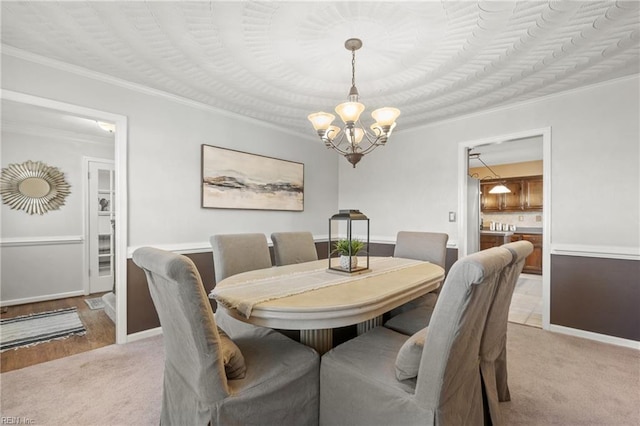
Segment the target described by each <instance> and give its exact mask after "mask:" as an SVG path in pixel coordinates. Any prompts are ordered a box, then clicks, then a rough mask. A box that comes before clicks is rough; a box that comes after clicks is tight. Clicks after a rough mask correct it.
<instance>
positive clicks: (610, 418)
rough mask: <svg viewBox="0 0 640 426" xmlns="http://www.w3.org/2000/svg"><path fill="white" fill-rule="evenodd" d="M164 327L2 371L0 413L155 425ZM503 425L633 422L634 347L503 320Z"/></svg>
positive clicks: (638, 415) (637, 416)
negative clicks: (506, 395) (506, 393)
mask: <svg viewBox="0 0 640 426" xmlns="http://www.w3.org/2000/svg"><path fill="white" fill-rule="evenodd" d="M163 354H164V351H163V348H162V337H152V338H149V339H145V340H142V341H139V342H135V343H131V344H128V345H122V346H117V345H113V346H108V347H105V348H100V349H97V350H94V351H91V352H86V353H83V354H78V355H74V356H71V357H68V358H64V359H59V360H55V361H51V362H47V363H44V364H39V365H35V366H32V367H27V368H24V369H22V370H16V371H12V372H9V373H4V374H2V375H0V384H1V386H2V388H1V391H0V392H1V402H2V415H3V416H17V417H25V418H28V419H31V420H33V421H34V423H36V424H39V425H45V424H47V425H62V424H64V425H132V424H135V425H157V424H159V418H160V404H161V395H162V370H163V356H164V355H163ZM508 357H509V375H510V376H509V383H510V387H511V396H512V401H511V402H505V403H502V404H501V407H502V408H503V416H504V424H505V425H563V426H564V425H638V424H640V352H639V351H636V350H633V349H628V348H621V347H617V346H612V345H607V344H603V343H597V342H593V341H589V340H584V339H580V338H576V337H570V336H564V335H560V334H554V333H550V332H546V331H543V330H540V329H537V328H533V327H528V326H522V325H517V324H509V343H508Z"/></svg>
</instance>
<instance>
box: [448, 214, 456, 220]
mask: <svg viewBox="0 0 640 426" xmlns="http://www.w3.org/2000/svg"><path fill="white" fill-rule="evenodd" d="M455 221H456V212H449V222H455Z"/></svg>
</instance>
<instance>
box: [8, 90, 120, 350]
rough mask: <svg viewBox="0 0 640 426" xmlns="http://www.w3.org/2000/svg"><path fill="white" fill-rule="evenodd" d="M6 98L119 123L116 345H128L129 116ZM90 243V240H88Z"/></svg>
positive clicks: (47, 101) (12, 93) (36, 99)
mask: <svg viewBox="0 0 640 426" xmlns="http://www.w3.org/2000/svg"><path fill="white" fill-rule="evenodd" d="M2 98H3V99H6V100H9V101H13V102H20V103H23V104H27V105H33V106H39V107H43V108H49V109H57V110H59V111H64V112H67V113H70V114H76V115H79V116H83V117H86V118H91V119H95V120H100V121H108V122H112V123H115V125H116V131H115V134H114V138H115V142H114V149H115V153H114V161H115V175H116V178H115V191H116V195H115V198H114V201H115V203H116V204H115V214H116V217H117V218H118V219H119V226H117V227H116V233H115V238H116V245H115V250H116V258H115V264H114V267H115V280H116V343H117V344H122V343H126V342H127V246H128V240H127V235H128V232H127V229H128V226H127V219H128V215H127V212H128V207H127V199H128V197H127V181H128V177H127V145H128V138H127V135H128V133H129V131H128V127H127V126H128V124H127V117H126V116H124V115H120V114H114V113H110V112H106V111H100V110H97V109H93V108H86V107H83V106H79V105H74V104H69V103H65V102H60V101H55V100H53V99H47V98H41V97H38V96H33V95H29V94H26V93H21V92H15V91H12V90H6V89H2ZM84 243H85V244H86V243H87V242H86V240H85V241H84Z"/></svg>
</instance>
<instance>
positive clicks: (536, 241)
mask: <svg viewBox="0 0 640 426" xmlns="http://www.w3.org/2000/svg"><path fill="white" fill-rule="evenodd" d="M509 234H510V233H509ZM521 240H525V241H529V242H530V243H531V244H533V252H532V253H531V254H530V255H529V256H527V258H526V259H525V261H524V267H523V269H522V272H524V273H526V274H535V275H542V234H528V233H515V234H513V235H506V234H502V235H498V234H497V233H496V234H486V233H481V234H480V250H486V249H488V248H491V247H500V246H501V245H503V244H507V243H510V242H513V241H521Z"/></svg>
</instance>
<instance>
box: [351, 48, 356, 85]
mask: <svg viewBox="0 0 640 426" xmlns="http://www.w3.org/2000/svg"><path fill="white" fill-rule="evenodd" d="M351 85H352V86H355V85H356V51H355V49H351Z"/></svg>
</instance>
